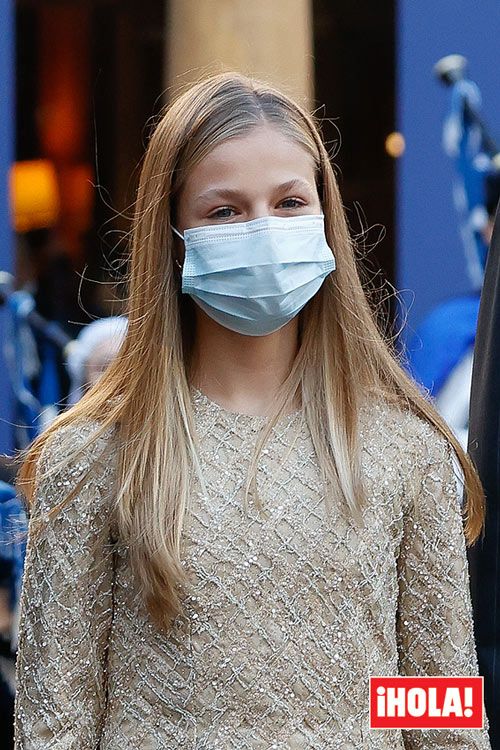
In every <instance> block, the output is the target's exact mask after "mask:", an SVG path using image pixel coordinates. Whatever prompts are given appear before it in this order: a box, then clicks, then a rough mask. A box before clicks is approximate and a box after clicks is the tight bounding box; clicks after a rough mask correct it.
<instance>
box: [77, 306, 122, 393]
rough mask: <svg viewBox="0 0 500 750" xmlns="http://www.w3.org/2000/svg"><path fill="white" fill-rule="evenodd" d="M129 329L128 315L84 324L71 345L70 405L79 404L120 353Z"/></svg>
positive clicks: (114, 316)
mask: <svg viewBox="0 0 500 750" xmlns="http://www.w3.org/2000/svg"><path fill="white" fill-rule="evenodd" d="M126 331H127V318H126V317H125V316H124V315H113V316H110V317H107V318H100V319H99V320H94V321H92V323H89V324H88V325H86V326H85V328H82V330H81V331H80V333H79V334H78V336H77V337H76V339H75V340H74V341H72V342H71V344H70V345H69V347H68V350H67V355H66V366H67V368H68V373H69V376H70V380H71V386H70V392H69V395H68V406H71V405H72V404H76V402H77V401H79V400H80V398H81V397H82V396H83V394H84V393H85V391H86V390H87V388H89V387H90V386H91V385H93V384H94V383H95V382H96V381H97V380H98V379H99V378H100V376H101V375H102V373H103V372H104V370H105V369H106V368H107V366H108V365H109V364H110V362H111V361H112V360H113V358H114V357H115V356H116V355H117V354H118V351H119V349H120V346H121V344H122V341H123V339H124V337H125V333H126Z"/></svg>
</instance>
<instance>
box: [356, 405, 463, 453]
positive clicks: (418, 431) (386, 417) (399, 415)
mask: <svg viewBox="0 0 500 750" xmlns="http://www.w3.org/2000/svg"><path fill="white" fill-rule="evenodd" d="M360 435H361V440H362V444H363V445H366V446H367V447H370V446H377V447H378V448H380V447H382V446H385V447H386V448H388V449H390V450H391V451H393V452H394V453H395V454H398V455H399V456H402V455H407V456H408V457H410V458H412V459H418V460H419V461H424V462H425V461H426V459H428V460H429V461H430V462H432V461H433V460H434V459H435V458H436V457H437V458H438V459H439V458H443V456H444V455H445V454H446V453H447V452H448V450H449V447H450V444H449V441H448V440H447V438H446V437H445V436H444V435H443V434H442V433H441V432H440V431H439V430H438V429H437V428H436V427H435V426H434V425H433V424H431V423H430V422H429V421H428V420H427V419H425V418H424V417H422V416H420V415H419V414H416V413H415V412H414V411H412V410H411V409H410V408H409V407H406V406H403V405H402V404H401V405H400V404H396V403H391V402H388V401H384V400H383V399H381V398H373V399H371V400H367V401H366V402H365V403H364V404H363V406H362V408H361V411H360Z"/></svg>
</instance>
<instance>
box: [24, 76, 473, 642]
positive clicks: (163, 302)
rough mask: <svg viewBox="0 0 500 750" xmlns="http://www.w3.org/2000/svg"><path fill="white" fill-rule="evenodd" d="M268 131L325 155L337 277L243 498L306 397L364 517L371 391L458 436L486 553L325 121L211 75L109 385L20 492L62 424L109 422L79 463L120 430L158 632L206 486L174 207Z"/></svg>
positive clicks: (136, 253) (130, 302)
mask: <svg viewBox="0 0 500 750" xmlns="http://www.w3.org/2000/svg"><path fill="white" fill-rule="evenodd" d="M262 123H267V124H270V125H272V126H274V127H276V128H279V129H280V131H281V132H282V133H284V134H285V135H287V136H288V137H289V138H291V139H293V140H294V141H295V142H297V143H299V144H301V145H302V146H303V147H304V148H305V149H307V151H308V152H309V153H310V154H311V155H312V156H313V158H314V162H315V165H316V184H317V189H318V194H319V197H320V201H321V205H322V209H323V213H324V215H325V228H326V235H327V240H328V244H329V245H330V247H332V248H335V255H336V260H337V269H336V271H335V273H332V274H330V275H329V276H327V278H326V279H325V281H324V283H323V284H322V286H321V288H320V290H319V291H318V292H317V293H316V295H315V296H314V297H313V298H312V299H311V300H310V301H309V303H308V304H307V305H306V306H305V307H304V308H303V309H302V310H301V312H300V313H299V346H298V351H297V355H296V358H295V361H294V363H293V366H292V369H291V372H290V373H289V375H288V377H287V378H286V380H285V381H284V383H283V384H282V387H281V389H280V393H279V396H278V398H277V400H276V403H275V408H274V411H273V414H272V415H271V416H270V418H269V420H267V423H266V425H265V426H264V429H263V432H262V433H261V434H260V435H259V439H258V440H257V441H256V450H255V455H254V456H253V460H252V461H251V465H250V469H249V473H248V481H247V485H246V491H245V500H246V499H247V496H248V493H249V492H250V491H253V493H254V495H255V497H256V498H258V493H257V483H256V469H257V465H258V457H259V454H260V451H261V449H262V447H263V446H264V444H265V441H266V439H267V437H268V436H269V434H270V431H271V429H272V428H273V426H274V424H276V421H277V420H278V419H280V418H281V417H282V416H283V414H285V413H286V411H287V410H290V409H291V407H292V404H293V401H294V398H295V397H296V396H297V394H300V397H301V402H302V404H303V409H304V415H305V418H306V419H307V423H308V425H309V427H310V430H311V436H312V439H313V442H314V446H315V449H316V452H317V455H318V461H319V463H320V466H321V468H322V472H323V476H324V478H325V480H326V481H328V482H330V483H331V485H332V487H333V489H336V490H337V491H338V492H339V493H341V496H342V497H343V498H345V504H346V507H347V508H348V510H349V511H350V512H351V513H352V514H353V516H356V517H359V515H360V512H361V509H362V505H363V501H364V487H363V481H362V479H363V478H362V475H361V474H362V472H361V469H360V446H359V444H358V443H359V442H360V441H359V438H358V414H359V410H360V404H361V399H362V397H363V395H364V394H365V395H366V394H367V393H368V394H372V395H373V397H382V398H383V399H385V400H386V401H389V402H391V403H394V404H398V405H401V406H403V407H404V408H406V409H407V410H411V411H413V412H414V413H415V414H417V415H419V416H420V417H422V418H423V419H425V420H427V421H428V422H429V423H430V424H431V425H434V427H435V428H436V429H437V430H438V431H439V432H440V433H442V435H444V436H445V437H446V438H447V440H448V441H449V443H450V444H451V445H452V446H453V448H454V449H455V452H456V454H457V456H458V459H459V462H460V464H461V467H462V470H463V473H464V488H465V494H466V503H465V505H464V508H465V512H464V516H465V535H466V539H467V541H468V543H472V542H473V541H475V539H476V538H477V537H478V535H479V533H480V531H481V528H482V526H483V523H484V496H483V491H482V488H481V484H480V482H479V479H478V476H477V474H476V472H475V470H474V467H473V465H472V463H471V461H470V459H469V457H468V456H467V454H466V453H465V452H464V451H463V449H462V448H461V446H460V444H459V442H458V441H457V439H456V438H455V436H454V435H453V433H452V431H451V430H450V429H449V428H448V426H447V425H446V423H445V422H444V420H443V419H442V418H441V417H440V416H439V414H438V413H437V411H436V410H435V408H434V407H433V406H432V403H431V402H430V400H429V399H428V398H427V397H426V396H424V394H423V393H422V392H421V391H420V390H419V388H418V387H417V386H416V384H415V383H414V382H413V381H412V380H411V378H410V377H409V376H408V375H407V374H406V372H405V370H404V368H403V366H402V364H401V362H400V359H399V355H398V354H397V353H396V352H395V351H394V350H393V347H392V342H389V341H388V340H386V338H385V337H384V336H383V334H382V333H381V331H380V330H379V327H378V325H377V322H376V318H375V314H374V311H373V310H372V309H371V307H370V304H369V301H368V299H367V296H366V295H365V292H364V289H363V284H362V282H361V280H360V276H359V275H358V270H357V267H356V251H357V246H356V243H355V241H354V240H353V238H352V237H351V236H350V233H349V228H348V223H347V220H346V216H345V213H344V208H343V205H342V200H341V196H340V193H339V188H338V185H337V182H336V179H335V176H334V171H333V168H332V164H331V163H330V159H329V155H328V152H327V150H326V148H325V145H324V143H323V140H322V137H321V131H320V124H319V122H318V121H317V120H316V118H315V117H314V115H311V114H310V113H308V112H307V111H306V110H305V109H304V108H303V107H301V106H300V105H299V104H298V103H296V102H294V101H293V100H292V99H291V98H289V97H288V96H287V95H285V94H284V93H282V92H280V91H279V90H277V89H276V88H274V87H272V86H271V85H269V84H268V83H266V82H265V81H262V80H260V79H255V78H251V77H248V76H245V75H242V74H239V73H234V72H226V73H221V74H218V75H212V76H210V77H207V78H205V79H204V80H201V81H199V82H198V83H196V84H194V85H192V86H191V87H190V88H188V89H187V90H184V91H183V92H181V93H180V94H178V95H177V97H176V98H175V99H174V100H173V101H172V102H171V103H170V104H169V105H168V106H166V107H165V109H164V110H163V111H162V113H161V116H160V117H159V119H158V122H157V123H156V126H155V128H154V132H153V134H152V136H151V138H150V141H149V144H148V147H147V150H146V153H145V157H144V161H143V165H142V170H141V175H140V181H139V187H138V194H137V199H136V204H135V211H134V217H133V222H132V231H131V238H132V240H131V257H130V265H129V275H128V297H127V315H128V330H127V334H126V337H125V339H124V341H123V344H122V347H121V349H120V351H119V353H118V355H117V356H116V358H115V359H114V360H113V362H112V363H111V365H110V366H109V367H108V368H107V370H106V371H105V372H104V374H103V375H102V377H101V379H100V380H99V381H98V383H97V384H95V385H94V386H93V387H91V388H90V389H89V390H88V391H87V392H86V393H85V394H84V396H83V397H82V398H81V400H80V401H79V402H78V403H77V404H75V405H74V406H72V407H71V408H70V409H69V410H67V411H65V412H62V413H61V414H60V415H58V417H57V418H56V419H55V420H54V422H53V423H52V424H51V425H50V426H49V427H48V428H47V429H46V430H45V431H44V432H43V434H41V435H39V436H38V437H37V438H36V439H35V440H34V441H33V443H32V444H31V445H30V446H28V448H27V449H25V453H26V455H25V457H24V462H23V464H22V466H21V469H20V471H19V474H18V481H17V485H18V487H19V488H21V490H22V491H23V493H24V494H25V495H26V497H27V498H28V502H31V500H32V496H33V491H34V484H35V469H36V463H37V461H38V458H39V456H40V453H41V450H42V448H43V446H44V444H45V443H46V441H47V440H49V439H50V438H51V436H52V435H54V433H55V432H56V431H57V430H58V429H59V428H61V427H62V426H64V425H70V424H74V423H76V422H78V421H79V420H80V419H81V418H83V417H84V418H88V419H91V420H95V421H96V422H97V423H98V425H97V429H96V430H95V431H94V432H93V434H92V435H91V437H90V438H89V439H88V440H86V441H85V443H84V444H83V445H82V446H80V447H79V449H78V451H73V453H72V455H71V456H69V457H68V459H67V461H68V464H69V463H70V462H72V461H75V460H76V457H77V453H78V454H79V453H80V452H81V451H83V450H85V449H86V448H87V447H88V446H89V445H90V444H91V443H92V442H94V441H96V440H97V439H99V437H100V436H101V435H102V433H103V432H104V431H106V430H107V429H108V428H110V427H113V428H116V427H117V428H118V431H117V434H118V437H119V451H118V461H117V468H116V476H117V481H116V487H117V490H116V492H117V495H116V498H115V502H116V522H117V528H118V531H119V536H120V539H123V540H124V541H125V542H126V543H127V544H128V546H129V554H130V563H131V566H132V569H133V573H134V575H135V578H136V580H137V582H138V584H139V585H140V588H141V590H142V592H143V594H144V598H145V602H146V604H147V607H148V609H149V612H150V614H151V616H152V618H153V619H154V621H155V622H156V623H157V625H158V626H159V627H163V626H166V627H168V626H169V624H170V623H171V621H172V619H173V618H175V616H176V615H177V614H179V613H180V612H182V609H183V608H182V601H181V598H180V596H179V592H178V589H177V585H178V584H179V583H183V582H184V581H185V580H186V579H185V576H186V571H185V569H184V568H183V566H182V563H181V554H182V545H181V532H182V529H183V523H184V520H185V517H187V510H188V508H189V504H190V494H191V491H190V488H191V481H190V478H191V476H192V471H193V469H194V470H195V472H196V474H197V476H199V478H200V481H201V482H202V484H203V481H204V480H203V476H202V473H201V470H200V462H199V459H198V443H197V436H196V429H195V422H194V415H193V411H192V403H191V395H190V390H189V385H190V362H191V359H190V356H191V352H192V347H193V341H194V324H195V318H194V310H193V304H194V303H193V301H192V300H191V299H190V298H189V296H188V295H183V294H181V293H180V284H179V277H178V274H177V273H176V267H175V265H174V258H173V238H172V232H171V226H172V224H174V225H175V211H176V199H177V196H178V194H179V190H180V188H181V186H182V184H183V181H184V179H185V177H186V175H187V173H188V172H189V170H190V169H191V168H192V167H193V165H195V164H196V163H198V162H199V161H200V160H202V159H203V158H204V157H205V156H206V155H207V154H208V153H209V152H210V150H211V149H213V148H214V147H215V146H216V145H217V144H219V143H221V142H223V141H225V140H226V139H228V138H232V137H235V136H242V135H244V134H246V133H248V132H249V131H250V130H251V129H252V128H254V127H256V126H258V125H259V124H262ZM263 168H265V167H264V166H263ZM203 486H204V485H203ZM72 494H74V493H70V494H69V495H68V498H67V502H69V499H70V498H71V495H72ZM64 504H65V503H63V505H64ZM60 507H61V505H60V506H58V509H59V508H60ZM260 507H261V508H262V506H260Z"/></svg>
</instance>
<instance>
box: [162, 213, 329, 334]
mask: <svg viewBox="0 0 500 750" xmlns="http://www.w3.org/2000/svg"><path fill="white" fill-rule="evenodd" d="M324 219H325V217H324V215H323V214H307V215H303V216H293V217H282V216H263V217H261V218H259V219H252V220H251V221H245V222H235V223H231V224H210V225H207V226H202V227H191V228H190V229H186V230H185V232H184V235H182V234H180V232H178V231H177V229H175V228H174V227H173V230H174V232H176V234H178V235H179V237H180V238H181V239H182V240H184V245H185V251H186V252H185V258H184V266H183V270H182V292H183V293H184V294H189V295H190V296H191V297H193V299H194V300H195V302H196V303H197V304H198V305H199V306H200V307H201V308H202V309H203V310H204V311H205V312H206V313H207V315H209V316H210V317H211V318H213V319H214V320H216V321H217V322H218V323H220V324H221V325H223V326H225V327H226V328H229V329H230V330H232V331H236V332H237V333H242V334H245V335H246V336H265V335H266V334H269V333H272V332H273V331H277V330H278V329H279V328H281V327H282V326H284V325H285V324H286V323H288V321H289V320H291V319H292V318H293V317H295V315H297V313H298V312H299V310H301V309H302V308H303V307H304V305H305V304H306V303H307V302H308V301H309V300H310V299H311V297H313V296H314V295H315V294H316V292H317V291H318V289H319V288H320V286H321V284H322V283H323V281H324V279H325V277H326V276H327V275H328V274H329V273H330V272H331V271H334V270H335V267H336V266H335V257H334V255H333V253H332V250H331V249H330V247H329V246H328V244H327V241H326V236H325V228H324Z"/></svg>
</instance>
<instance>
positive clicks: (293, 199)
mask: <svg viewBox="0 0 500 750" xmlns="http://www.w3.org/2000/svg"><path fill="white" fill-rule="evenodd" d="M290 201H291V202H292V203H295V205H294V206H290V205H288V206H284V208H300V206H304V205H305V204H304V201H301V200H300V198H285V200H284V201H282V202H281V205H283V204H284V203H290Z"/></svg>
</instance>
